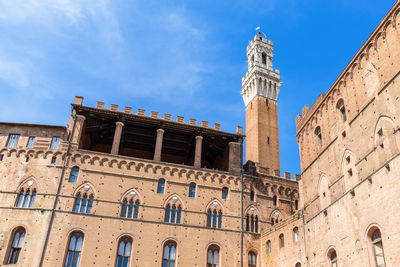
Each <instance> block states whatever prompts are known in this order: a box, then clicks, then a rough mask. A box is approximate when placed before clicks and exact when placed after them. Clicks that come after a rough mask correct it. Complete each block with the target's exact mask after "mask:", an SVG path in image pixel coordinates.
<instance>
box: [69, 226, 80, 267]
mask: <svg viewBox="0 0 400 267" xmlns="http://www.w3.org/2000/svg"><path fill="white" fill-rule="evenodd" d="M82 245H83V233H82V232H72V233H71V235H70V237H69V241H68V250H67V255H66V257H65V263H64V267H78V266H79V258H80V256H81V252H82Z"/></svg>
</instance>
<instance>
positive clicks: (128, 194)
mask: <svg viewBox="0 0 400 267" xmlns="http://www.w3.org/2000/svg"><path fill="white" fill-rule="evenodd" d="M132 192H135V195H134V199H139V201H140V203H143V197H142V195H141V194H140V193H139V191H137V190H136V189H135V188H131V189H129V190H126V191H125V193H123V194H122V197H121V199H120V201H121V202H122V201H124V199H125V198H132V197H131V193H132Z"/></svg>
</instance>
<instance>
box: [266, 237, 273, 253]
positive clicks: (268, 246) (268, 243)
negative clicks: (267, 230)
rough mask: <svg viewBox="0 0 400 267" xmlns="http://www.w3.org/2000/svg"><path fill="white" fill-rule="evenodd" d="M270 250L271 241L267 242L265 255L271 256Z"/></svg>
mask: <svg viewBox="0 0 400 267" xmlns="http://www.w3.org/2000/svg"><path fill="white" fill-rule="evenodd" d="M271 251H272V248H271V240H268V241H267V254H268V255H269V254H271Z"/></svg>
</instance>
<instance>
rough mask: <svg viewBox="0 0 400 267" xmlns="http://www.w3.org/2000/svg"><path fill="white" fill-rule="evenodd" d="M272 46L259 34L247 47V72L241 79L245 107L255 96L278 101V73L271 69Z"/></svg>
mask: <svg viewBox="0 0 400 267" xmlns="http://www.w3.org/2000/svg"><path fill="white" fill-rule="evenodd" d="M273 51H274V45H273V43H272V40H269V41H268V40H267V38H266V37H265V36H263V34H262V33H261V32H259V33H257V34H256V35H255V36H254V39H253V40H252V41H250V43H249V45H248V46H247V62H248V67H249V68H248V71H247V72H246V75H245V76H244V77H243V78H242V90H241V91H240V94H241V95H242V96H243V101H244V104H245V105H246V107H247V105H248V104H249V103H250V102H251V101H252V100H253V98H254V97H255V96H257V95H260V96H264V97H267V98H270V99H273V100H275V101H276V100H277V99H278V95H279V88H280V87H281V85H282V83H281V78H280V72H279V70H278V69H275V70H274V68H273V65H272V58H273V56H274V55H273Z"/></svg>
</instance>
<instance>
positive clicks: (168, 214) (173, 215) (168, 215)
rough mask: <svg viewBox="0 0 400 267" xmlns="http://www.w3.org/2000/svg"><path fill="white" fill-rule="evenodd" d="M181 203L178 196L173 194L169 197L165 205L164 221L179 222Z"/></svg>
mask: <svg viewBox="0 0 400 267" xmlns="http://www.w3.org/2000/svg"><path fill="white" fill-rule="evenodd" d="M181 216H182V203H181V201H180V200H179V198H178V197H176V196H174V197H171V198H170V199H169V201H168V202H167V205H166V206H165V217H164V222H167V223H181Z"/></svg>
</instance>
